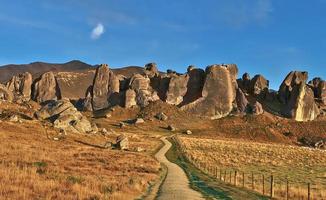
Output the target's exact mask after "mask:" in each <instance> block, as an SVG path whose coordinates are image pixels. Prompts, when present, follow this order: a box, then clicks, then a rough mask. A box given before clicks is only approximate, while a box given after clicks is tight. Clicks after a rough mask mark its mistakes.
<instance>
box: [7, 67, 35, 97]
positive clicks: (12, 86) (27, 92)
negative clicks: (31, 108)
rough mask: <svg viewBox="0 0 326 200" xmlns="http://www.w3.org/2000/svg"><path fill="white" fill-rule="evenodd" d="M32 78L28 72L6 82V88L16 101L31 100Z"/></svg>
mask: <svg viewBox="0 0 326 200" xmlns="http://www.w3.org/2000/svg"><path fill="white" fill-rule="evenodd" d="M32 83H33V78H32V75H31V74H30V73H29V72H25V73H23V74H20V75H18V76H13V77H12V78H11V79H10V80H9V81H8V82H7V88H8V89H9V90H10V91H12V92H13V93H14V95H15V98H16V99H20V100H23V101H29V100H30V99H31V91H32Z"/></svg>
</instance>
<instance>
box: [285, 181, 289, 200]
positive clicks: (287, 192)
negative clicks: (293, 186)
mask: <svg viewBox="0 0 326 200" xmlns="http://www.w3.org/2000/svg"><path fill="white" fill-rule="evenodd" d="M286 200H289V179H286Z"/></svg>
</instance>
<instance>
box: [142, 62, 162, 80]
mask: <svg viewBox="0 0 326 200" xmlns="http://www.w3.org/2000/svg"><path fill="white" fill-rule="evenodd" d="M144 73H145V74H146V75H147V76H148V77H149V78H153V77H155V76H158V75H159V72H158V70H157V65H156V63H148V64H146V65H145V69H144Z"/></svg>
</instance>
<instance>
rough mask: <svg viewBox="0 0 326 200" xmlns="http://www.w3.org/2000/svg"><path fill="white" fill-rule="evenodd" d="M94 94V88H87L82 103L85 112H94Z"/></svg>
mask: <svg viewBox="0 0 326 200" xmlns="http://www.w3.org/2000/svg"><path fill="white" fill-rule="evenodd" d="M92 92H93V86H92V85H91V86H89V87H88V88H87V91H86V96H85V99H83V101H82V110H83V111H93V106H92Z"/></svg>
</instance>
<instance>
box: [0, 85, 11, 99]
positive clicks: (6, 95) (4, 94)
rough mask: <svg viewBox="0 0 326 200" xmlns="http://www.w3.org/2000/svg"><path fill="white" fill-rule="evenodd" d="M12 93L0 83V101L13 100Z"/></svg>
mask: <svg viewBox="0 0 326 200" xmlns="http://www.w3.org/2000/svg"><path fill="white" fill-rule="evenodd" d="M13 99H14V95H13V93H12V92H11V91H10V90H9V89H8V88H7V87H6V86H4V85H2V84H1V83H0V101H9V102H11V101H13Z"/></svg>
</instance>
